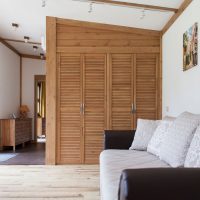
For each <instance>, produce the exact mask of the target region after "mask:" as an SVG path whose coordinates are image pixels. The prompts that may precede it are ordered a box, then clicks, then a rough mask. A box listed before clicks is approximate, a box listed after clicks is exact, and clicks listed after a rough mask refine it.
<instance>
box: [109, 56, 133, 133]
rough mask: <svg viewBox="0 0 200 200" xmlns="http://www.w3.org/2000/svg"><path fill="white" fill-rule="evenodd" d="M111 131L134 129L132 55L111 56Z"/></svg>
mask: <svg viewBox="0 0 200 200" xmlns="http://www.w3.org/2000/svg"><path fill="white" fill-rule="evenodd" d="M110 60H111V63H110V66H109V67H110V77H109V80H110V82H111V83H110V92H109V100H110V106H109V107H110V129H112V130H131V129H133V113H132V110H131V109H132V107H133V90H134V87H133V78H134V77H133V68H134V61H133V55H132V54H111V55H110Z"/></svg>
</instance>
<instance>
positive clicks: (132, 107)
mask: <svg viewBox="0 0 200 200" xmlns="http://www.w3.org/2000/svg"><path fill="white" fill-rule="evenodd" d="M133 109H134V105H133V103H132V104H131V114H133Z"/></svg>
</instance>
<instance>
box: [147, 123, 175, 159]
mask: <svg viewBox="0 0 200 200" xmlns="http://www.w3.org/2000/svg"><path fill="white" fill-rule="evenodd" d="M172 123H173V120H168V119H163V120H162V121H161V122H160V124H159V125H158V127H157V128H156V130H155V132H154V134H153V136H152V138H151V140H150V142H149V144H148V146H147V151H148V152H149V153H152V154H154V155H156V156H159V155H160V148H161V145H162V141H163V139H164V136H165V134H166V132H167V130H168V128H169V127H170V126H171V125H172Z"/></svg>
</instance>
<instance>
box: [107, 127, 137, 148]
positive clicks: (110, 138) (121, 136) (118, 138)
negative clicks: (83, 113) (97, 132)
mask: <svg viewBox="0 0 200 200" xmlns="http://www.w3.org/2000/svg"><path fill="white" fill-rule="evenodd" d="M134 135H135V131H134V130H124V131H119V130H105V131H104V149H105V150H106V149H129V147H130V146H131V144H132V142H133V138H134Z"/></svg>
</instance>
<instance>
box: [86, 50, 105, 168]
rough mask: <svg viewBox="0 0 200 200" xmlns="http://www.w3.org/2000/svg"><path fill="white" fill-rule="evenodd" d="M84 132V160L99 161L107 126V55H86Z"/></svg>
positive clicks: (90, 162)
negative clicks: (104, 131)
mask: <svg viewBox="0 0 200 200" xmlns="http://www.w3.org/2000/svg"><path fill="white" fill-rule="evenodd" d="M83 74H84V83H83V84H84V85H83V88H84V90H83V120H84V124H83V133H84V162H85V163H87V164H93V163H98V160H99V154H100V152H101V151H102V148H103V142H102V141H103V134H102V133H103V130H104V129H105V128H106V55H105V54H87V55H85V56H84V70H83Z"/></svg>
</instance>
